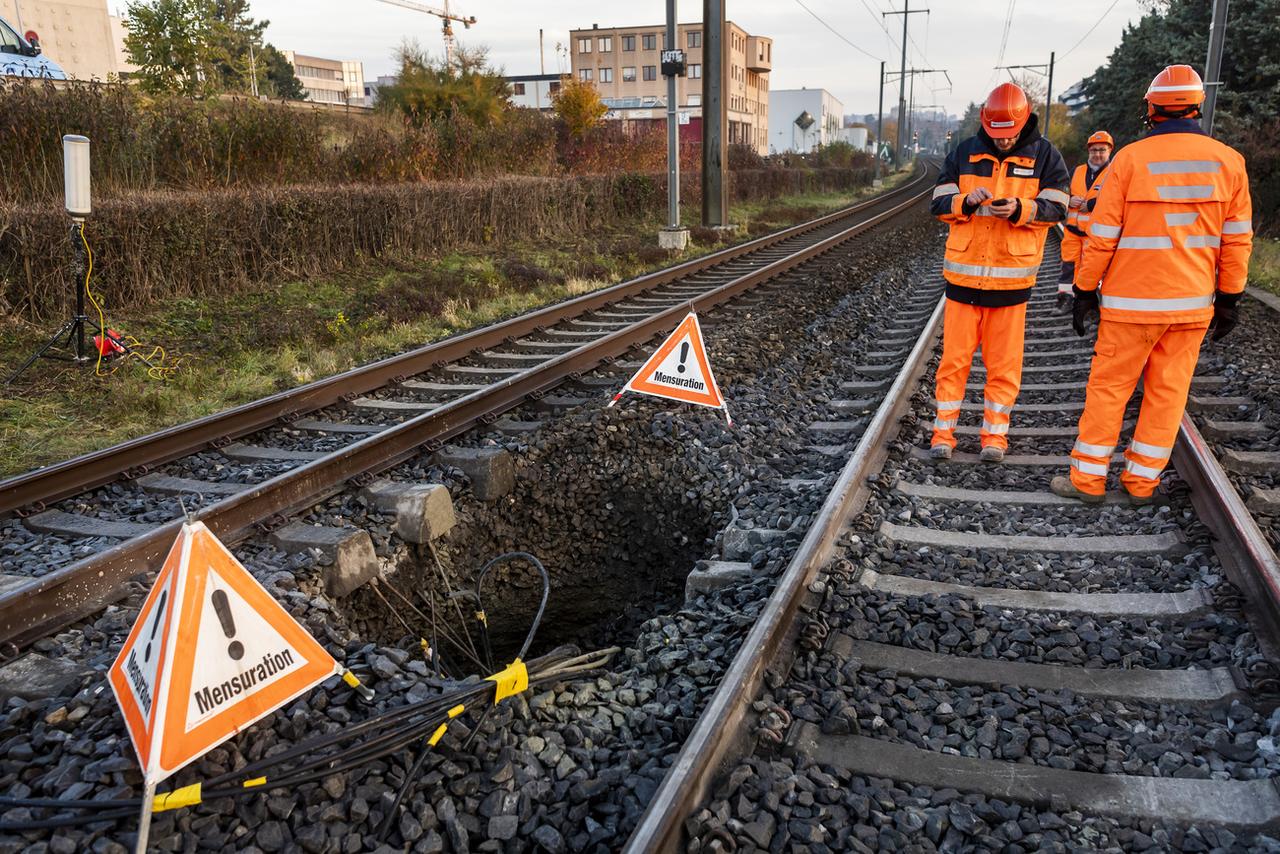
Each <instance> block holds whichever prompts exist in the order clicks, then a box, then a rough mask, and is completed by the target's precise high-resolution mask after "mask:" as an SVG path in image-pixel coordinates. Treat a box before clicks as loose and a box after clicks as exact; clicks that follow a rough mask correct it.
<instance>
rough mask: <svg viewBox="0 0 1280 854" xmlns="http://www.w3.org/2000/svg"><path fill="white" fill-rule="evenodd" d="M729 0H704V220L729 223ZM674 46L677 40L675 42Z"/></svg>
mask: <svg viewBox="0 0 1280 854" xmlns="http://www.w3.org/2000/svg"><path fill="white" fill-rule="evenodd" d="M724 4H725V0H702V224H703V225H704V226H707V227H709V228H714V227H716V226H723V225H728V217H729V196H728V192H727V189H728V188H727V187H726V185H725V180H724V170H725V161H727V160H728V159H729V141H728V135H727V134H726V133H725V130H726V125H727V124H728V118H729V117H728V111H727V109H726V104H725V99H724V71H725V65H726V63H725V54H726V53H727V52H728V45H726V44H725V40H724V26H725V14H724ZM672 46H673V47H674V44H673V45H672Z"/></svg>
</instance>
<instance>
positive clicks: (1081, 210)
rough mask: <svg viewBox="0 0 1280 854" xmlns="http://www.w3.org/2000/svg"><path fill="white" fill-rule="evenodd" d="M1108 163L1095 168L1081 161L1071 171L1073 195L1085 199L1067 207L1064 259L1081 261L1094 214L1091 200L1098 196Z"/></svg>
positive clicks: (1063, 241)
mask: <svg viewBox="0 0 1280 854" xmlns="http://www.w3.org/2000/svg"><path fill="white" fill-rule="evenodd" d="M1106 168H1107V167H1106V165H1103V166H1101V167H1099V168H1098V169H1094V168H1093V167H1092V166H1090V165H1089V164H1088V163H1081V164H1080V165H1079V166H1077V167H1076V169H1075V171H1074V172H1072V173H1071V195H1073V196H1078V197H1079V198H1081V199H1083V200H1084V201H1083V202H1081V204H1080V206H1079V207H1076V208H1073V207H1070V206H1068V208H1067V221H1066V222H1065V223H1063V225H1064V227H1065V228H1066V230H1067V233H1066V234H1064V235H1063V237H1062V260H1063V261H1073V262H1074V261H1079V260H1080V249H1081V247H1082V246H1083V245H1084V240H1085V239H1086V238H1087V237H1088V234H1087V232H1086V229H1087V228H1088V227H1089V220H1090V218H1091V216H1092V208H1091V207H1090V204H1089V203H1090V201H1092V200H1093V199H1095V198H1097V195H1098V189H1097V186H1098V178H1099V177H1100V176H1101V175H1102V173H1103V172H1104V171H1105V170H1106Z"/></svg>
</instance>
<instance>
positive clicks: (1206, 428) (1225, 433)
mask: <svg viewBox="0 0 1280 854" xmlns="http://www.w3.org/2000/svg"><path fill="white" fill-rule="evenodd" d="M1200 432H1201V433H1202V434H1204V437H1205V438H1206V439H1210V440H1212V441H1214V442H1226V441H1229V440H1231V439H1251V438H1256V437H1258V436H1266V435H1267V434H1269V433H1270V432H1271V428H1270V427H1268V426H1267V425H1266V424H1264V423H1262V422H1261V421H1215V420H1214V419H1212V418H1205V419H1203V420H1202V421H1201V422H1200Z"/></svg>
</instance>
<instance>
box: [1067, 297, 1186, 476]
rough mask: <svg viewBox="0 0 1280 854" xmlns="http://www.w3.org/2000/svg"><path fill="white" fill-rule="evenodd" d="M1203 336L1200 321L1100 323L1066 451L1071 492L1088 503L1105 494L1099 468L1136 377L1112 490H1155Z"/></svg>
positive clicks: (1103, 468) (1112, 445) (1174, 436)
mask: <svg viewBox="0 0 1280 854" xmlns="http://www.w3.org/2000/svg"><path fill="white" fill-rule="evenodd" d="M1208 328H1209V324H1208V322H1207V321H1196V322H1191V323H1123V322H1121V321H1117V320H1107V319H1106V318H1103V320H1102V322H1101V323H1100V324H1099V325H1098V342H1097V344H1096V345H1095V346H1094V350H1093V364H1092V365H1091V366H1090V369H1089V385H1088V388H1087V389H1086V391H1085V401H1084V412H1083V413H1082V414H1081V415H1080V434H1079V438H1078V439H1077V441H1076V444H1075V447H1074V448H1072V450H1071V482H1072V483H1074V484H1075V485H1076V489H1079V490H1080V491H1081V492H1087V493H1090V494H1091V495H1101V494H1102V493H1104V492H1106V489H1107V464H1108V463H1110V462H1111V454H1112V452H1113V451H1114V450H1115V447H1116V444H1117V443H1118V442H1119V441H1120V428H1121V425H1122V424H1123V422H1124V410H1125V407H1127V406H1128V405H1129V398H1131V397H1132V396H1133V390H1134V388H1135V387H1136V386H1137V384H1138V379H1139V377H1141V379H1142V408H1141V410H1140V411H1139V413H1138V423H1137V426H1136V427H1135V428H1134V430H1133V441H1132V442H1130V443H1129V447H1128V449H1127V450H1125V452H1124V456H1125V467H1124V472H1123V473H1122V474H1121V475H1120V483H1121V484H1122V485H1123V486H1124V488H1125V489H1126V490H1128V491H1129V493H1130V494H1132V495H1137V496H1141V497H1145V496H1148V495H1150V494H1151V493H1152V492H1154V491H1155V488H1156V487H1157V486H1159V485H1160V472H1161V471H1162V470H1163V469H1164V467H1165V465H1166V464H1167V463H1168V462H1169V455H1170V454H1172V453H1173V442H1174V440H1175V439H1177V437H1178V425H1179V424H1180V423H1181V422H1182V413H1183V410H1184V409H1185V408H1186V405H1187V392H1188V391H1190V389H1191V376H1192V374H1194V373H1195V369H1196V361H1197V360H1198V359H1199V358H1200V342H1201V341H1203V340H1204V334H1205V331H1206V330H1207V329H1208Z"/></svg>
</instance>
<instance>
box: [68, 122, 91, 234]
mask: <svg viewBox="0 0 1280 854" xmlns="http://www.w3.org/2000/svg"><path fill="white" fill-rule="evenodd" d="M62 179H63V186H64V189H65V192H66V199H67V201H66V207H67V213H69V214H71V216H73V217H77V218H83V217H86V216H88V215H89V213H90V205H89V137H87V136H79V135H77V134H73V133H69V134H66V135H65V136H63V137H62Z"/></svg>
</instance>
